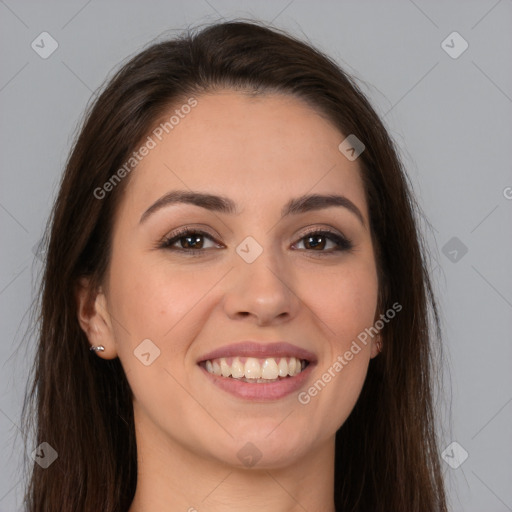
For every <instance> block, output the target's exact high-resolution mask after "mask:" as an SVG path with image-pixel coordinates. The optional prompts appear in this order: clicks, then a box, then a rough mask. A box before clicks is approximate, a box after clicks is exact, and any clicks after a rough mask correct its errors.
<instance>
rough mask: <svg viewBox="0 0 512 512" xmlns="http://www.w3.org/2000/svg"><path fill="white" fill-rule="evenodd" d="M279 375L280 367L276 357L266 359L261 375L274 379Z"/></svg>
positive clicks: (264, 377)
mask: <svg viewBox="0 0 512 512" xmlns="http://www.w3.org/2000/svg"><path fill="white" fill-rule="evenodd" d="M278 376H279V369H278V367H277V363H276V360H275V359H265V362H264V363H263V366H262V368H261V377H262V378H263V379H268V380H273V379H277V377H278Z"/></svg>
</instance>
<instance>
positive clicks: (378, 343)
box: [370, 333, 382, 359]
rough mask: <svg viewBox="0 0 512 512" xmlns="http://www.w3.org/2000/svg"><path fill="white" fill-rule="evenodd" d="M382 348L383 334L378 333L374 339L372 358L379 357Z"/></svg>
mask: <svg viewBox="0 0 512 512" xmlns="http://www.w3.org/2000/svg"><path fill="white" fill-rule="evenodd" d="M381 350H382V336H381V335H380V333H379V334H377V336H375V337H374V338H373V339H372V346H371V352H370V359H373V358H374V357H377V356H378V355H379V354H380V351H381Z"/></svg>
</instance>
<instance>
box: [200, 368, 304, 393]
mask: <svg viewBox="0 0 512 512" xmlns="http://www.w3.org/2000/svg"><path fill="white" fill-rule="evenodd" d="M313 366H314V364H313V363H309V365H308V366H307V367H306V368H305V369H304V370H302V371H301V372H300V373H299V374H298V375H294V376H293V377H287V378H286V379H281V380H278V381H277V382H269V383H268V384H266V383H254V384H251V383H249V382H242V381H240V380H236V379H232V378H231V377H222V376H220V375H215V374H213V373H210V372H208V371H207V370H206V369H205V368H203V367H202V366H199V368H200V369H201V370H202V371H203V373H204V374H205V375H206V377H207V378H209V379H210V380H211V382H213V384H215V385H216V386H219V387H220V388H221V389H223V390H224V391H227V392H228V393H231V394H232V395H235V396H236V397H238V398H244V399H245V400H279V399H280V398H283V397H285V396H287V395H289V394H291V393H293V392H295V391H297V390H298V389H299V388H300V387H301V386H302V385H303V384H304V381H305V380H306V379H307V378H308V377H309V375H310V373H311V371H312V368H313Z"/></svg>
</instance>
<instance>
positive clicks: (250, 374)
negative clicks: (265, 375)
mask: <svg viewBox="0 0 512 512" xmlns="http://www.w3.org/2000/svg"><path fill="white" fill-rule="evenodd" d="M245 378H246V379H261V366H260V363H259V361H258V360H257V359H256V358H254V357H248V358H247V361H245Z"/></svg>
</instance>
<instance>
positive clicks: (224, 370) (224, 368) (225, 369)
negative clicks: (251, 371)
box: [220, 358, 231, 377]
mask: <svg viewBox="0 0 512 512" xmlns="http://www.w3.org/2000/svg"><path fill="white" fill-rule="evenodd" d="M220 372H221V374H222V376H223V377H229V376H230V375H231V366H229V364H228V363H226V360H225V359H224V358H221V360H220Z"/></svg>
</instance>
